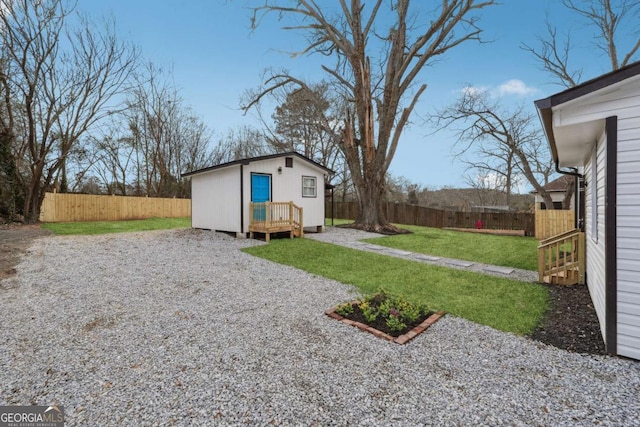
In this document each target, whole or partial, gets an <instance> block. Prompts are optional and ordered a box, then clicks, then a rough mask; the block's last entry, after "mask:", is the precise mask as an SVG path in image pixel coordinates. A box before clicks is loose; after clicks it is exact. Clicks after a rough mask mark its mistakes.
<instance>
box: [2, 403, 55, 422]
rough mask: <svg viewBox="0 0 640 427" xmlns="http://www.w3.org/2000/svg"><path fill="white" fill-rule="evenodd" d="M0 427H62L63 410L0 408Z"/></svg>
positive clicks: (23, 407)
mask: <svg viewBox="0 0 640 427" xmlns="http://www.w3.org/2000/svg"><path fill="white" fill-rule="evenodd" d="M0 427H64V408H63V407H62V406H0Z"/></svg>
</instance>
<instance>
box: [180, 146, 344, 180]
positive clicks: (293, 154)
mask: <svg viewBox="0 0 640 427" xmlns="http://www.w3.org/2000/svg"><path fill="white" fill-rule="evenodd" d="M278 157H298V158H299V159H301V160H304V161H305V162H308V163H311V164H312V165H314V166H316V167H318V168H320V169H323V170H324V171H326V172H327V174H329V175H333V174H335V172H334V171H332V170H331V169H329V168H327V167H325V166H322V165H321V164H320V163H318V162H315V161H313V160H311V159H310V158H308V157H305V156H303V155H302V154H300V153H297V152H295V151H290V152H287V153H279V154H269V155H266V156H258V157H250V158H248V159H240V160H234V161H232V162H227V163H220V164H219V165H214V166H209V167H208V168H203V169H198V170H195V171H191V172H186V173H183V174H182V175H181V176H182V177H183V178H185V177H188V176H192V175H196V174H199V173H203V172H209V171H212V170H216V169H222V168H226V167H229V166H234V165H248V164H249V163H252V162H258V161H260V160H268V159H275V158H278Z"/></svg>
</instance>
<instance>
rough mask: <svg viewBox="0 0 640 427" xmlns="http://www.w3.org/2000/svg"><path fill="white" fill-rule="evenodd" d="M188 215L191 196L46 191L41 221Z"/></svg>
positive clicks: (107, 219) (106, 219)
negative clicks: (158, 196) (168, 197)
mask: <svg viewBox="0 0 640 427" xmlns="http://www.w3.org/2000/svg"><path fill="white" fill-rule="evenodd" d="M188 216H191V199H165V198H155V197H131V196H97V195H92V194H69V193H47V194H46V195H45V197H44V202H43V203H42V208H41V209H40V221H42V222H74V221H119V220H126V219H144V218H180V217H188Z"/></svg>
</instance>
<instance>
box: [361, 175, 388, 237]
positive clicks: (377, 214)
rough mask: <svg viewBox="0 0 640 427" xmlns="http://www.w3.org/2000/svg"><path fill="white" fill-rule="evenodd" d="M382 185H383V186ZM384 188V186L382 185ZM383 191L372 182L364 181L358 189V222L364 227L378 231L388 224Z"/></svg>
mask: <svg viewBox="0 0 640 427" xmlns="http://www.w3.org/2000/svg"><path fill="white" fill-rule="evenodd" d="M381 187H382V186H381ZM382 188H384V187H382ZM383 201H384V199H383V191H381V190H380V188H377V186H376V185H372V184H371V183H364V185H363V186H362V188H360V189H359V191H358V208H359V209H358V213H357V216H356V223H358V224H360V225H361V226H362V227H361V228H363V229H370V230H371V231H378V229H380V228H382V227H383V226H386V225H387V220H386V218H385V216H384V212H383V209H382V203H383Z"/></svg>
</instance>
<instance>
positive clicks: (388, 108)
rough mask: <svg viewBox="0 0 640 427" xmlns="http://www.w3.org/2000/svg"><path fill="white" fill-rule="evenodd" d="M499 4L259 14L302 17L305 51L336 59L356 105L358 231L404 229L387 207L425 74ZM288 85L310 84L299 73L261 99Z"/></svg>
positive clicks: (353, 151)
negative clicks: (392, 170)
mask: <svg viewBox="0 0 640 427" xmlns="http://www.w3.org/2000/svg"><path fill="white" fill-rule="evenodd" d="M494 3H495V2H494V1H493V0H486V1H480V0H478V1H476V0H443V1H442V2H438V6H434V7H433V10H431V11H430V12H429V11H427V10H425V9H424V8H425V5H424V3H420V2H416V3H415V4H414V7H410V5H411V4H412V2H411V1H410V0H397V1H390V2H384V1H383V0H376V1H372V2H371V5H369V4H363V3H362V2H361V1H360V0H352V1H350V2H349V1H347V0H339V1H338V2H337V5H338V6H339V12H338V13H334V14H332V15H328V14H326V13H325V10H326V11H332V12H333V11H334V10H335V9H328V8H322V7H320V6H319V5H318V3H316V2H315V1H312V0H297V1H284V0H282V1H266V2H265V4H264V5H263V6H262V7H258V8H256V9H255V10H254V16H253V26H254V27H256V26H257V24H258V23H259V22H260V21H261V20H262V19H263V18H264V17H265V15H267V14H270V13H276V14H277V15H278V16H280V17H281V18H284V19H289V18H290V19H292V20H294V21H295V20H297V21H296V22H294V23H293V24H292V25H291V26H287V27H285V29H288V30H298V31H301V32H303V33H304V36H305V37H306V39H307V40H308V45H307V47H306V48H305V49H304V50H303V51H302V52H299V53H300V54H313V53H318V54H321V55H325V56H326V57H328V58H332V59H333V60H334V62H333V63H332V64H330V65H325V66H323V67H322V68H323V70H324V71H325V72H326V73H327V74H328V75H329V77H330V78H331V79H332V82H333V83H334V84H335V85H336V88H337V89H336V90H337V91H338V92H339V93H341V94H342V96H343V97H344V99H345V100H347V101H348V102H349V103H350V104H351V105H352V107H351V108H348V109H347V110H346V111H347V115H346V117H344V118H343V120H342V135H341V138H340V147H341V149H342V151H343V153H344V156H345V159H346V162H347V165H348V166H349V171H350V173H351V179H352V180H353V183H354V187H355V190H356V195H357V199H358V208H359V209H358V214H357V218H356V226H357V227H360V228H363V229H367V230H372V231H385V230H386V231H393V232H397V231H398V230H397V228H396V227H393V226H392V225H391V224H389V223H388V222H387V220H386V219H385V217H384V213H383V210H382V202H383V200H384V191H385V188H386V187H385V176H386V173H387V171H388V169H389V166H390V164H391V161H392V160H393V157H394V154H395V151H396V148H397V146H398V143H399V141H400V136H401V134H402V131H403V129H404V128H405V126H406V125H407V123H408V122H409V118H410V116H411V113H412V111H413V109H414V107H415V106H416V103H417V102H418V100H419V98H420V96H421V95H422V93H423V92H424V91H425V89H426V84H418V82H419V79H420V75H421V71H422V70H423V69H424V68H425V67H426V66H428V65H432V64H433V62H434V61H435V60H436V59H437V58H439V57H441V55H443V54H444V53H446V52H447V51H448V50H449V49H452V48H454V47H456V46H458V45H460V44H462V43H464V42H465V41H468V40H479V39H480V33H481V30H480V28H478V26H477V17H475V16H472V15H473V13H474V12H477V11H479V10H480V9H482V8H484V7H486V6H490V5H492V4H494ZM416 4H417V5H416ZM429 4H430V5H431V3H429ZM378 53H380V54H378ZM285 85H299V86H301V87H302V86H303V84H302V82H301V81H300V80H299V79H296V78H294V77H292V76H279V78H274V79H272V80H271V81H270V85H269V86H268V87H267V88H266V89H265V90H264V91H262V92H261V93H259V94H258V95H257V96H256V97H255V98H254V102H259V100H260V98H261V97H262V96H264V95H266V94H267V93H269V92H270V91H272V90H275V89H277V88H279V87H282V86H285ZM245 107H247V108H249V107H251V104H249V105H246V106H245Z"/></svg>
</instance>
